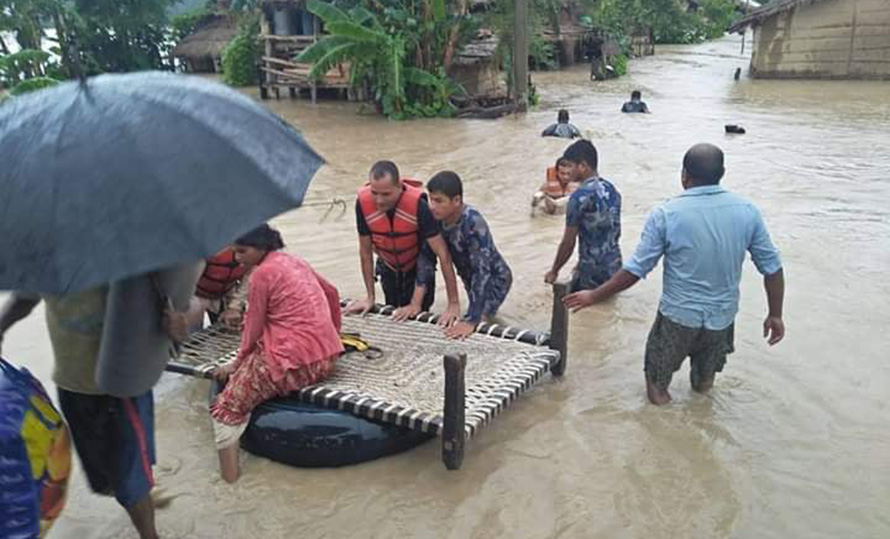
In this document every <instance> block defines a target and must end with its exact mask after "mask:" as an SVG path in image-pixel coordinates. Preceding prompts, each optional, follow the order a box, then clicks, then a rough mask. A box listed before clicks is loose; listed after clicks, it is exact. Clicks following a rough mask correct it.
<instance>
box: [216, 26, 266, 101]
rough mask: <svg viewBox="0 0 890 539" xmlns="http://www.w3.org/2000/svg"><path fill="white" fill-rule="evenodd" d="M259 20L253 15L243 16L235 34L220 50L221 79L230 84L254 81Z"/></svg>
mask: <svg viewBox="0 0 890 539" xmlns="http://www.w3.org/2000/svg"><path fill="white" fill-rule="evenodd" d="M259 33H260V21H259V19H258V18H257V17H256V16H255V15H247V16H245V17H244V18H243V19H242V20H241V22H240V24H239V29H238V35H237V36H235V39H233V40H232V41H231V42H230V43H229V44H228V45H226V48H225V49H224V50H223V52H222V71H223V80H224V81H225V82H226V84H231V85H232V86H248V85H251V84H254V83H256V78H257V70H256V66H257V60H258V56H259V44H258V43H257V36H258V35H259Z"/></svg>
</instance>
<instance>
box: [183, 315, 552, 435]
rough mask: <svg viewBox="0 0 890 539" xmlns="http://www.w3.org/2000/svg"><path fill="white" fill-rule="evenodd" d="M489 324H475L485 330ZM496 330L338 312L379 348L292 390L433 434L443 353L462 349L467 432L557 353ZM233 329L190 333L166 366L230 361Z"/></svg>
mask: <svg viewBox="0 0 890 539" xmlns="http://www.w3.org/2000/svg"><path fill="white" fill-rule="evenodd" d="M487 329H490V327H486V328H480V330H482V331H486V330H487ZM510 329H511V331H506V332H504V336H503V337H496V336H490V335H486V334H483V333H474V334H473V335H471V336H470V337H468V338H467V339H466V340H464V341H453V340H449V339H446V338H445V336H444V335H443V330H442V328H441V327H440V326H436V325H434V324H432V323H430V321H408V322H394V321H392V319H390V318H389V316H386V315H383V314H369V315H367V316H365V317H358V316H348V317H344V318H343V329H342V331H343V332H345V333H357V334H359V335H360V336H361V338H362V339H364V340H365V341H366V342H367V343H368V344H370V345H372V346H374V347H377V348H379V349H380V350H382V352H383V353H382V355H380V354H373V355H372V354H367V355H366V354H365V353H362V352H351V353H348V354H345V355H343V356H342V357H340V358H339V359H338V360H337V363H336V368H335V370H334V373H333V374H332V375H331V376H330V377H328V378H327V379H326V380H324V382H322V383H321V384H317V385H314V386H310V387H307V388H305V389H303V390H301V391H299V392H298V393H295V394H294V395H293V396H295V397H297V398H298V399H299V400H301V401H304V402H309V403H313V404H316V405H319V406H324V407H327V408H335V409H341V410H345V411H347V412H349V413H352V414H354V415H358V416H361V417H367V418H370V419H375V420H378V421H382V422H385V423H392V424H395V425H398V426H402V427H406V428H409V429H411V430H420V431H423V432H428V433H431V434H440V432H441V430H442V426H443V402H444V392H445V382H444V377H445V375H444V369H443V366H442V361H443V359H442V358H443V357H444V356H445V355H446V354H450V355H457V354H461V353H464V354H466V355H467V365H466V369H465V383H466V391H465V398H466V408H465V409H466V415H465V432H466V435H467V437H471V436H473V435H474V434H476V432H477V431H478V430H479V429H480V428H481V427H483V426H485V425H486V424H487V423H488V422H489V421H491V419H492V418H493V417H494V416H496V415H498V414H499V413H501V412H502V411H503V410H504V409H505V408H506V407H507V406H509V405H510V403H512V402H513V400H514V399H515V398H516V397H517V396H519V395H520V394H522V393H523V392H525V391H527V390H528V389H530V388H531V387H532V386H533V385H534V384H535V383H536V382H537V381H538V380H540V379H541V378H542V376H543V375H544V374H545V373H547V372H548V371H549V370H550V368H551V366H553V365H554V364H556V363H557V362H558V361H559V352H556V351H554V350H550V349H549V348H546V347H544V346H535V345H532V344H526V343H525V342H520V341H519V340H516V335H517V334H518V333H520V332H518V331H517V330H512V328H510ZM238 345H239V336H238V334H237V333H234V332H230V331H226V330H223V329H220V328H217V327H212V328H208V329H205V330H203V331H201V332H198V333H196V334H193V335H192V336H191V338H190V339H189V340H188V341H187V342H186V343H184V344H183V346H182V351H181V354H180V357H179V358H178V359H177V360H175V361H176V363H178V368H174V367H176V365H174V364H171V368H170V370H174V371H177V372H186V373H190V374H194V375H197V376H208V375H209V373H210V372H212V371H213V369H215V368H216V367H217V366H218V365H220V364H223V363H227V362H229V361H232V360H234V358H235V353H236V351H237V347H238Z"/></svg>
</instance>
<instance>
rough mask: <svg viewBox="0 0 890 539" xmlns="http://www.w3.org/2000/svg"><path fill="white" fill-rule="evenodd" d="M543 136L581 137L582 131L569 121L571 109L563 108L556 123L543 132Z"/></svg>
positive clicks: (557, 116)
mask: <svg viewBox="0 0 890 539" xmlns="http://www.w3.org/2000/svg"><path fill="white" fill-rule="evenodd" d="M541 136H542V137H562V138H567V139H573V138H580V137H581V132H580V131H578V128H577V127H575V126H574V125H572V124H570V123H569V111H567V110H566V109H561V110H560V111H559V112H558V113H557V115H556V123H555V124H551V125H550V127H548V128H547V129H545V130H544V131H543V132H542V133H541Z"/></svg>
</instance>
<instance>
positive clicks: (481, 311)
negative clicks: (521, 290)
mask: <svg viewBox="0 0 890 539" xmlns="http://www.w3.org/2000/svg"><path fill="white" fill-rule="evenodd" d="M440 226H441V228H442V237H443V238H444V239H445V243H447V244H448V250H449V251H450V253H451V260H452V262H453V263H454V267H455V269H457V274H458V275H459V276H460V278H461V280H462V281H463V283H464V287H465V288H466V291H467V296H468V298H469V307H468V308H467V313H466V315H465V317H464V318H465V319H466V320H467V321H468V322H471V323H473V324H476V323H479V322H480V321H481V320H482V318H483V316H486V317H491V316H494V315H495V314H496V313H497V311H498V309H499V308H500V306H501V304H502V303H503V302H504V300H505V299H506V298H507V293H508V292H509V291H510V286H511V285H512V284H513V273H512V272H511V271H510V267H509V266H508V265H507V262H506V261H505V260H504V257H503V256H501V253H500V252H498V249H497V247H495V244H494V238H493V237H492V235H491V231H490V230H489V228H488V223H487V222H485V218H484V217H482V214H481V213H479V212H478V211H476V209H474V208H473V207H471V206H468V205H466V204H465V205H464V208H463V212H462V214H461V216H460V219H459V220H458V221H457V223H455V224H454V225H452V226H444V225H441V223H440ZM417 268H418V269H417V282H418V283H419V284H425V283H429V282H434V281H433V279H434V278H435V275H434V272H435V259H433V260H430V259H429V257H424V256H421V257H420V258H419V259H418V264H417Z"/></svg>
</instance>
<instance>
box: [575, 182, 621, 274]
mask: <svg viewBox="0 0 890 539" xmlns="http://www.w3.org/2000/svg"><path fill="white" fill-rule="evenodd" d="M566 226H572V227H577V228H578V266H577V267H576V268H575V274H574V276H573V278H572V290H583V289H590V288H596V287H597V286H599V285H601V284H603V283H604V282H606V281H608V280H609V279H610V278H611V277H612V275H613V274H614V273H615V272H616V271H618V270H619V269H621V247H620V246H619V245H618V240H619V239H620V238H621V194H620V193H618V190H617V189H615V186H614V185H612V183H611V182H609V181H608V180H606V179H604V178H589V179H587V180H585V181H584V183H582V184H581V186H580V187H579V188H578V189H577V190H576V191H575V192H574V193H573V194H572V197H571V198H570V199H569V202H568V205H567V206H566Z"/></svg>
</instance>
